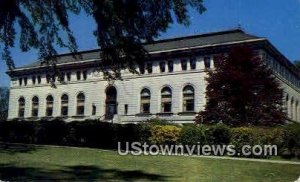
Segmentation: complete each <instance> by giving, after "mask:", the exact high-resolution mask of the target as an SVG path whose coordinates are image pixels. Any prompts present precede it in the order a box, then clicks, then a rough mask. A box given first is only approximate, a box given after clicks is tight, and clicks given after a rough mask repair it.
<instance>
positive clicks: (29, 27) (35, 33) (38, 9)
mask: <svg viewBox="0 0 300 182" xmlns="http://www.w3.org/2000/svg"><path fill="white" fill-rule="evenodd" d="M188 8H194V9H196V10H197V11H198V12H199V13H203V12H204V11H205V7H204V5H203V2H202V0H76V1H73V0H0V47H1V50H2V59H3V60H5V61H6V63H7V66H8V68H9V69H13V68H15V64H14V61H13V60H12V57H11V55H10V48H12V47H14V45H15V42H16V39H17V38H18V39H19V44H20V49H21V50H22V51H28V50H30V49H32V48H34V49H38V50H39V59H41V60H44V61H45V63H47V64H48V65H55V55H57V52H56V50H55V47H56V46H59V47H64V48H68V49H69V50H70V51H71V52H72V53H74V55H75V53H76V51H77V44H76V39H75V37H74V36H73V34H72V30H70V27H69V15H70V14H77V15H78V14H79V13H80V11H85V12H86V13H87V14H88V15H90V16H91V17H93V18H94V19H95V21H96V24H97V28H96V30H95V31H94V35H95V36H96V38H97V42H98V45H99V47H100V48H101V49H102V53H101V56H102V58H103V61H102V62H101V64H100V65H102V64H107V63H108V64H110V65H111V68H112V70H113V71H114V74H111V75H110V77H112V78H118V77H119V76H120V70H121V69H123V68H128V69H129V70H130V71H131V72H136V71H135V69H134V65H135V64H136V63H138V64H142V62H143V60H144V59H145V58H146V57H147V52H146V51H145V50H144V49H143V47H142V46H141V43H143V42H151V41H153V39H154V38H156V37H158V36H159V34H160V33H161V32H164V31H166V29H167V28H168V27H169V25H170V24H171V23H173V22H174V19H176V21H177V22H178V23H180V24H184V25H188V24H189V15H188ZM17 27H18V28H17Z"/></svg>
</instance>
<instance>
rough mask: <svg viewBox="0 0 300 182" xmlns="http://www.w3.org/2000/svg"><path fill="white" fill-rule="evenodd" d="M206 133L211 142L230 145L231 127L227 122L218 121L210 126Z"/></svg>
mask: <svg viewBox="0 0 300 182" xmlns="http://www.w3.org/2000/svg"><path fill="white" fill-rule="evenodd" d="M206 135H207V136H208V138H207V140H208V142H209V143H210V144H215V145H228V144H229V142H230V128H229V127H228V126H227V125H225V124H221V123H218V124H216V125H213V126H211V127H209V129H207V131H206Z"/></svg>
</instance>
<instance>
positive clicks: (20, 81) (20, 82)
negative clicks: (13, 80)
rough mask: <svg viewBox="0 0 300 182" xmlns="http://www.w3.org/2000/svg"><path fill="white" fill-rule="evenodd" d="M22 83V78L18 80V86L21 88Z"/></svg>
mask: <svg viewBox="0 0 300 182" xmlns="http://www.w3.org/2000/svg"><path fill="white" fill-rule="evenodd" d="M22 81H23V79H22V78H19V85H20V86H22Z"/></svg>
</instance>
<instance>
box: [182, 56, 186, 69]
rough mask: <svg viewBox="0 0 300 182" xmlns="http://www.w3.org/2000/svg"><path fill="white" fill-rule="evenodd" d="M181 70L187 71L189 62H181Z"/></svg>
mask: <svg viewBox="0 0 300 182" xmlns="http://www.w3.org/2000/svg"><path fill="white" fill-rule="evenodd" d="M181 70H187V61H186V59H182V60H181Z"/></svg>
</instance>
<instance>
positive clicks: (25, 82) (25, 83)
mask: <svg viewBox="0 0 300 182" xmlns="http://www.w3.org/2000/svg"><path fill="white" fill-rule="evenodd" d="M24 85H25V86H27V77H25V78H24Z"/></svg>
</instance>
